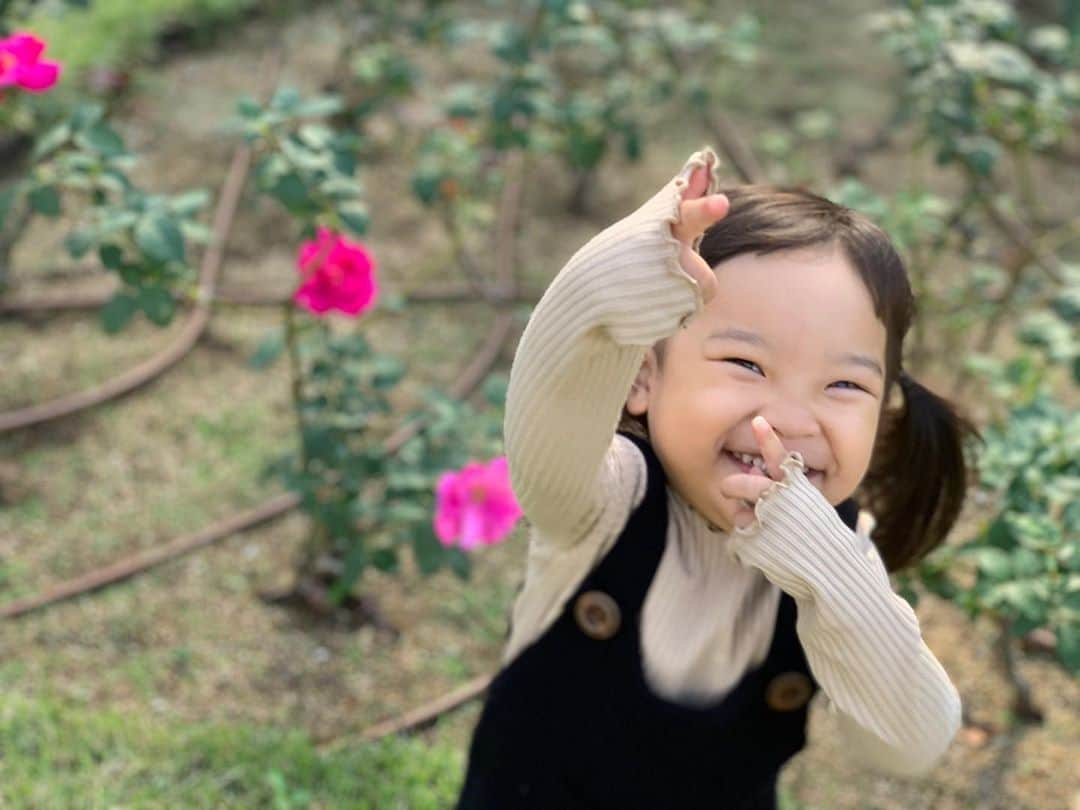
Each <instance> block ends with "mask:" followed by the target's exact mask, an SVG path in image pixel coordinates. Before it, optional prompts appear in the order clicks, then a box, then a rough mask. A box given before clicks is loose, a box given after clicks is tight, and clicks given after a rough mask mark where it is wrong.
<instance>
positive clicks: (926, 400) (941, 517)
mask: <svg viewBox="0 0 1080 810" xmlns="http://www.w3.org/2000/svg"><path fill="white" fill-rule="evenodd" d="M898 382H899V385H900V390H901V391H902V392H903V398H904V404H903V407H901V408H899V409H897V410H895V411H892V412H889V411H886V413H885V414H884V415H883V417H882V425H881V429H880V431H879V434H878V441H877V444H876V445H875V447H874V454H873V461H872V462H871V465H870V469H869V471H868V472H867V474H866V476H865V477H864V479H863V483H862V493H863V497H862V499H861V500H863V501H864V503H865V504H866V506H867V507H868V508H869V509H870V511H871V512H872V513H873V515H874V517H875V518H876V520H877V525H876V526H875V528H874V531H873V540H874V543H875V545H876V546H877V547H878V551H879V552H880V553H881V557H882V559H883V560H884V562H885V567H886V568H887V569H888V570H889V571H897V570H899V569H901V568H905V567H907V566H909V565H912V564H914V563H916V562H918V561H919V560H920V559H922V558H923V557H924V556H926V554H928V553H929V552H930V551H931V550H932V549H934V548H936V547H937V546H938V545H940V544H941V542H942V541H944V540H945V538H946V536H947V535H948V534H949V531H950V530H951V529H952V527H953V525H954V524H955V523H956V519H957V517H959V515H960V510H961V509H962V507H963V505H964V499H965V497H966V494H967V487H968V483H969V479H970V478H971V477H972V475H973V473H974V471H975V470H974V464H973V462H972V461H971V460H969V459H968V458H967V457H966V450H967V448H968V446H969V442H970V441H971V440H978V441H981V440H982V437H981V436H980V435H979V432H978V430H977V429H976V428H975V426H974V425H973V424H972V423H971V422H970V421H969V420H968V419H966V418H965V417H964V416H962V415H961V414H960V413H959V412H958V411H957V409H956V407H955V406H954V405H953V404H952V403H951V402H949V401H948V400H946V399H944V398H942V397H939V396H938V395H936V394H935V393H933V392H932V391H930V390H929V389H928V388H926V387H924V386H923V385H921V384H920V383H918V382H916V381H915V380H914V379H912V378H911V377H910V376H908V374H907V373H906V372H904V371H901V372H900V374H899V377H898Z"/></svg>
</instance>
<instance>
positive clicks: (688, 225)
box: [671, 160, 730, 304]
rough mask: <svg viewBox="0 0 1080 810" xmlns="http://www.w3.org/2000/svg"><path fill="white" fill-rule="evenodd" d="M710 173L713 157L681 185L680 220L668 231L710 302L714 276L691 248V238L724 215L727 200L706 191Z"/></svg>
mask: <svg viewBox="0 0 1080 810" xmlns="http://www.w3.org/2000/svg"><path fill="white" fill-rule="evenodd" d="M711 176H712V161H711V160H710V161H709V163H708V165H706V166H702V167H698V168H697V169H695V170H694V172H693V173H692V174H691V175H690V182H689V183H687V184H686V188H684V189H683V194H682V202H681V203H679V221H678V222H676V223H675V224H674V225H672V226H671V234H672V236H674V237H675V238H676V239H678V240H679V241H680V242H681V243H682V248H681V249H680V251H679V264H680V265H682V268H683V270H685V271H686V272H687V273H689V274H690V276H691V277H692V278H693V279H694V281H696V282H697V284H698V288H699V289H700V290H701V297H702V299H703V300H704V301H705V303H706V304H707V303H709V301H711V300H712V298H713V296H715V295H716V287H717V284H716V276H715V275H714V274H713V270H712V268H711V267H709V265H708V264H707V263H706V262H705V260H704V259H703V258H701V255H700V254H699V253H698V252H697V251H696V250H694V242H695V241H696V240H697V238H698V237H699V236H701V235H702V234H703V233H705V231H706V229H708V227H709V226H710V225H712V224H713V223H714V222H717V221H719V220H721V219H723V218H724V217H725V216H726V215H727V212H728V208H729V207H730V203H729V202H728V198H727V197H725V196H724V195H723V194H710V195H708V196H706V195H705V192H706V191H707V190H708V188H709V178H710V177H711Z"/></svg>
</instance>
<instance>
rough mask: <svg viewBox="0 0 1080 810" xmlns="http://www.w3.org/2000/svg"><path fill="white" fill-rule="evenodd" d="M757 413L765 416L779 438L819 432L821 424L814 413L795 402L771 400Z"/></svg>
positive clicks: (800, 436)
mask: <svg viewBox="0 0 1080 810" xmlns="http://www.w3.org/2000/svg"><path fill="white" fill-rule="evenodd" d="M758 413H759V414H760V415H761V416H764V417H765V419H766V420H767V421H768V423H769V424H770V425H772V427H773V430H775V431H776V434H777V435H778V436H779V437H780V438H781V439H801V438H804V437H807V436H817V435H819V434H820V433H821V426H820V425H819V424H818V420H817V419H816V418H815V417H814V414H813V413H812V412H811V411H810V410H809V409H808V408H806V407H804V406H802V405H800V404H798V403H797V402H773V403H770V404H769V405H768V406H767V407H764V408H762V409H761V410H759V411H758ZM756 415H757V414H755V416H756Z"/></svg>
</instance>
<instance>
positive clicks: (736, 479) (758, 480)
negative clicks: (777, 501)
mask: <svg viewBox="0 0 1080 810" xmlns="http://www.w3.org/2000/svg"><path fill="white" fill-rule="evenodd" d="M772 485H773V480H772V479H771V478H769V477H768V476H765V475H761V474H760V473H757V474H753V473H736V474H735V475H729V476H726V477H725V478H723V479H722V480H721V481H720V494H722V495H724V496H726V497H728V498H731V499H733V500H736V501H749V502H750V503H751V504H754V503H757V501H758V498H760V497H761V496H762V495H764V494H765V493H766V492H768V490H769V487H771V486H772Z"/></svg>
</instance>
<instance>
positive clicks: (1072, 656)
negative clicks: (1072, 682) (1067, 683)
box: [1055, 624, 1080, 674]
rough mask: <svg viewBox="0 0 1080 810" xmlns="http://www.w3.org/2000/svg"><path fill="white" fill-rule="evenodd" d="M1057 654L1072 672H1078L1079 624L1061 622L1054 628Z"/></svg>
mask: <svg viewBox="0 0 1080 810" xmlns="http://www.w3.org/2000/svg"><path fill="white" fill-rule="evenodd" d="M1055 635H1056V636H1057V654H1058V658H1059V659H1060V660H1061V663H1062V664H1064V665H1065V668H1066V669H1068V670H1069V671H1070V672H1072V673H1074V674H1075V673H1080V625H1076V624H1063V625H1060V626H1058V627H1057V628H1055Z"/></svg>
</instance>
